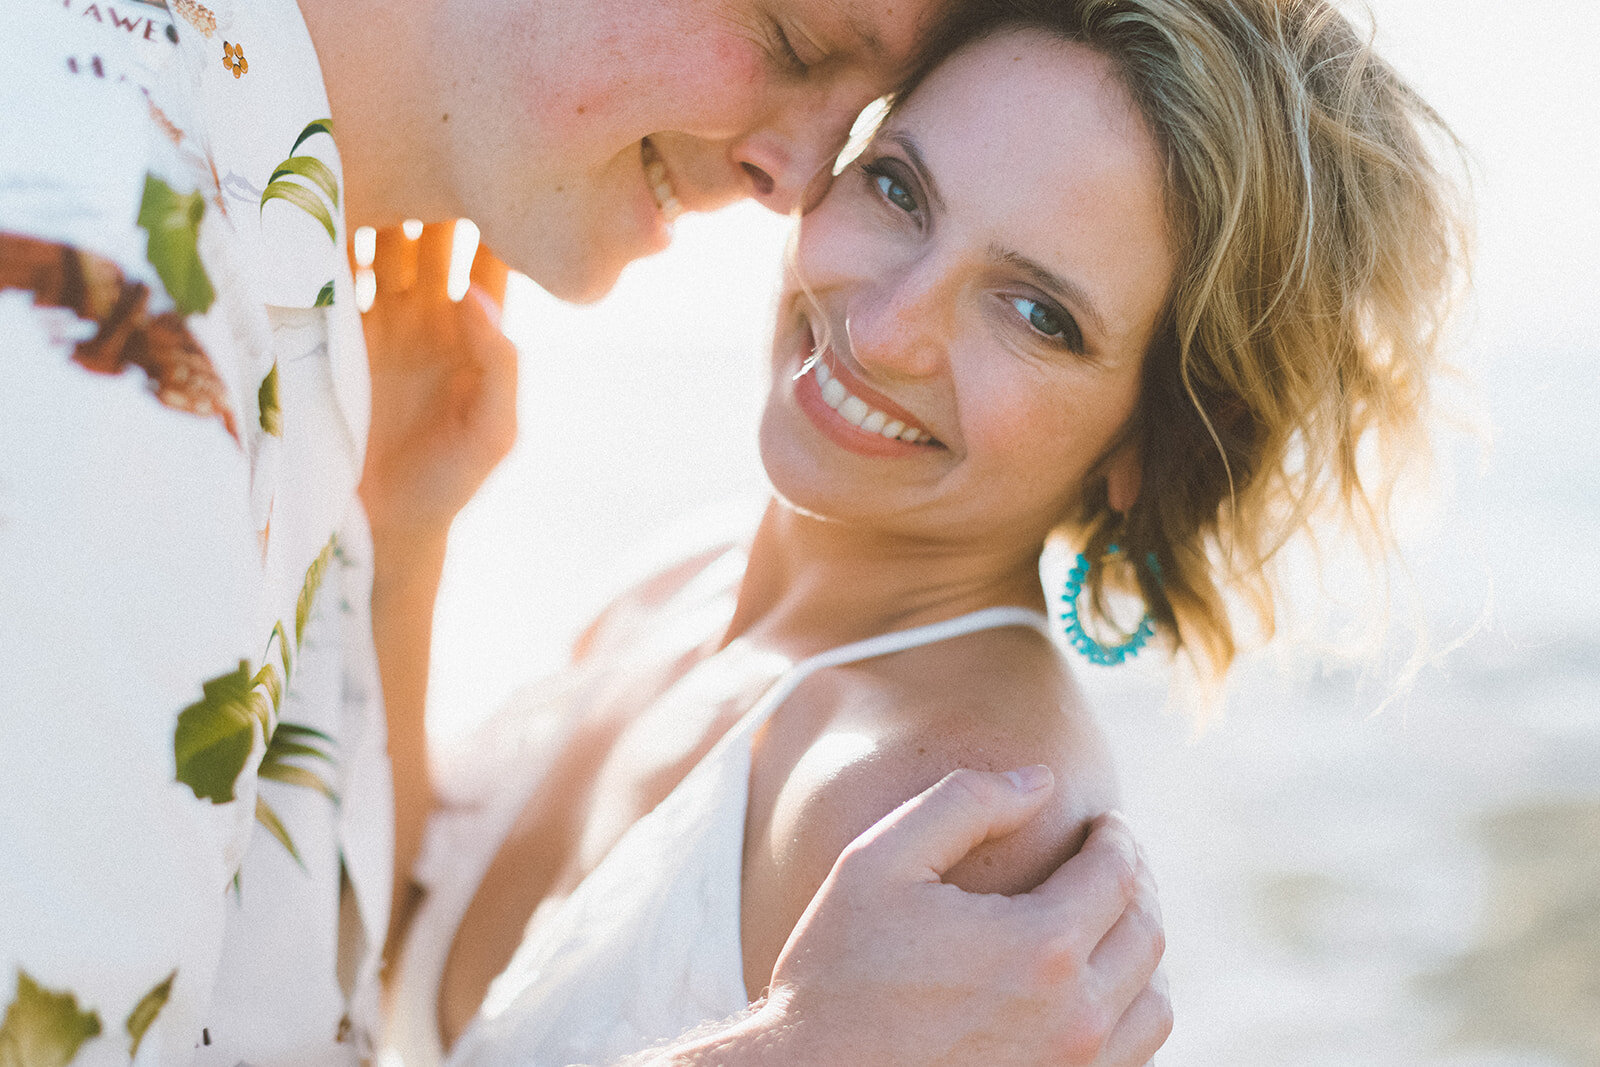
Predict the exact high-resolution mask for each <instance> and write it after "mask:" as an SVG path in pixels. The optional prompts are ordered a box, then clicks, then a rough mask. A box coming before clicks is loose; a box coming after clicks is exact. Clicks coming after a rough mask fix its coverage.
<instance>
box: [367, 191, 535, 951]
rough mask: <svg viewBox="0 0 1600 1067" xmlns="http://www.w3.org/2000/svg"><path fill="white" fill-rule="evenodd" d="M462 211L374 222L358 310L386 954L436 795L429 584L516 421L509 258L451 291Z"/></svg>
mask: <svg viewBox="0 0 1600 1067" xmlns="http://www.w3.org/2000/svg"><path fill="white" fill-rule="evenodd" d="M454 239H455V224H454V223H444V224H439V225H433V226H426V227H424V228H423V230H422V234H421V236H420V237H419V238H418V239H417V240H415V241H413V240H410V239H408V238H407V237H406V236H405V234H404V233H403V232H402V231H401V229H400V227H398V226H396V227H394V228H392V229H389V230H384V231H382V232H380V233H379V234H378V244H377V253H376V256H375V258H374V260H373V264H372V266H373V271H374V273H375V274H376V275H377V281H378V288H377V296H376V299H375V300H374V301H373V304H372V308H371V310H369V311H368V312H367V313H366V314H365V316H364V317H363V325H364V327H365V329H366V335H367V358H368V360H369V362H370V364H371V367H372V427H371V429H370V431H369V432H368V436H367V463H366V469H365V470H364V471H363V473H362V477H361V490H360V491H361V500H362V502H363V503H364V504H365V505H366V508H367V518H368V520H369V522H370V523H371V525H372V543H373V582H372V634H373V641H374V644H375V646H376V649H377V653H378V670H379V674H380V676H381V678H382V682H383V697H384V707H385V711H386V713H387V717H388V723H389V759H390V762H391V765H392V767H393V771H394V784H395V794H394V812H395V868H394V870H395V884H394V897H393V907H392V910H391V913H390V928H389V941H388V945H387V947H386V954H392V953H393V952H394V950H395V948H396V943H397V941H398V938H399V937H400V936H401V934H402V933H403V929H404V924H405V922H406V919H407V917H408V914H409V905H410V904H411V903H412V902H413V896H412V893H411V881H410V876H411V868H412V865H413V864H414V863H415V861H416V856H417V852H418V850H419V848H420V846H421V841H422V831H423V827H424V825H425V824H426V821H427V817H428V812H429V810H430V809H431V807H432V791H431V789H430V785H429V780H428V743H427V729H426V722H425V709H426V707H427V689H428V662H429V652H430V648H431V643H432V635H433V606H434V598H435V596H436V594H437V592H438V588H439V578H440V575H441V574H442V572H443V569H444V553H445V542H446V538H447V536H448V534H449V532H450V523H451V521H452V520H453V519H454V518H455V516H456V512H458V511H460V510H461V508H462V506H463V505H464V504H466V502H467V501H468V500H469V499H471V497H472V494H473V493H475V492H477V490H478V487H479V486H480V485H482V484H483V480H484V479H485V478H487V477H488V476H489V472H490V471H491V470H493V469H494V466H495V464H497V463H499V462H500V460H502V459H503V458H505V454H506V453H507V452H508V451H510V449H511V443H512V441H513V440H514V439H515V438H516V433H517V408H516V400H517V397H516V392H517V353H516V349H515V348H513V347H512V345H511V342H510V341H508V340H506V337H505V335H504V334H502V333H501V332H500V326H499V322H500V306H501V303H502V301H504V299H505V291H506V268H505V265H504V264H502V263H501V262H500V261H499V260H497V259H495V258H494V256H492V255H490V254H489V253H488V252H487V251H486V250H484V249H483V248H481V247H480V248H479V249H478V255H477V258H476V259H474V260H473V263H472V285H471V287H470V288H469V289H468V290H467V294H466V297H465V298H464V299H462V300H461V301H460V303H456V302H454V301H452V300H451V299H450V298H449V296H448V295H446V293H445V283H446V280H447V279H448V276H449V273H450V252H451V247H452V245H453V244H454Z"/></svg>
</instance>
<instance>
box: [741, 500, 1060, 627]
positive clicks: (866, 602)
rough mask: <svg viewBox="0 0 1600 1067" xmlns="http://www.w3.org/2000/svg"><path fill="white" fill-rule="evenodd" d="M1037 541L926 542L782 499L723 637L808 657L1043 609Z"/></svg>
mask: <svg viewBox="0 0 1600 1067" xmlns="http://www.w3.org/2000/svg"><path fill="white" fill-rule="evenodd" d="M1038 566H1039V548H1038V546H1033V547H1031V548H1030V547H1026V546H1020V547H1018V546H1013V547H1009V548H1008V547H1004V546H988V547H981V548H980V547H974V546H972V545H969V544H960V543H949V542H938V541H933V540H918V539H914V538H909V537H903V536H897V535H893V534H887V533H883V532H879V531H873V530H864V529H862V528H861V527H859V526H854V525H851V524H847V523H842V522H835V521H830V520H827V519H819V518H816V517H815V516H810V515H806V514H803V513H801V512H798V511H796V510H794V509H793V508H791V507H789V506H787V505H785V504H784V503H782V502H781V501H778V500H773V501H772V502H771V503H769V504H768V506H767V510H766V513H765V514H764V515H763V516H762V519H761V523H760V525H759V527H757V530H756V534H755V538H754V539H753V540H752V542H751V545H750V558H749V565H748V566H747V568H746V570H745V575H744V578H743V580H742V581H741V582H740V584H739V594H738V603H737V606H736V607H735V609H734V616H733V620H732V622H731V623H730V624H729V627H728V631H727V633H726V635H725V637H724V639H723V643H724V644H726V643H728V642H731V641H733V640H734V639H736V638H747V639H752V640H758V641H760V642H762V643H763V644H768V645H771V646H773V647H775V648H777V649H780V650H781V651H783V652H785V653H787V654H789V655H792V656H795V657H803V656H809V655H813V654H815V653H817V652H821V651H823V650H825V649H828V648H833V647H836V646H838V645H842V644H846V643H848V642H850V641H857V640H860V639H862V638H865V637H871V636H872V635H874V634H879V633H884V632H887V631H890V630H903V629H908V628H910V627H913V626H921V625H925V624H927V623H931V622H938V621H940V620H941V619H948V618H952V617H954V616H957V615H963V614H966V613H967V612H971V611H977V610H979V609H980V608H988V607H995V606H998V605H1004V604H1010V605H1017V606H1021V607H1028V608H1033V609H1035V610H1043V608H1044V595H1043V592H1042V591H1041V589H1040V588H1039V570H1038Z"/></svg>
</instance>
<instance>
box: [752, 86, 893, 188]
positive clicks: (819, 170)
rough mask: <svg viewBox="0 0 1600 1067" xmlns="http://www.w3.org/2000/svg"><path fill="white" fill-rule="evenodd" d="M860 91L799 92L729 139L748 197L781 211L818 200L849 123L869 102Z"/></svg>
mask: <svg viewBox="0 0 1600 1067" xmlns="http://www.w3.org/2000/svg"><path fill="white" fill-rule="evenodd" d="M862 95H863V94H861V93H859V92H853V93H830V92H828V91H826V90H825V89H823V88H820V87H818V88H814V89H809V90H803V91H801V92H800V93H799V94H798V96H797V98H796V99H793V100H791V101H789V102H788V103H787V106H785V107H784V108H783V109H782V110H781V111H779V112H778V113H777V114H776V115H774V116H773V119H772V121H771V122H769V123H768V124H766V125H764V126H763V127H762V128H761V129H759V130H755V131H753V132H752V133H750V134H748V135H746V136H745V137H742V138H740V139H739V140H738V141H737V142H735V143H734V145H733V149H732V154H733V161H734V162H735V163H736V164H737V165H738V166H739V168H740V169H741V170H742V171H743V172H744V174H745V177H746V178H747V180H748V181H749V188H750V195H751V196H752V197H754V198H755V199H756V200H759V201H760V202H761V203H762V204H765V205H766V206H767V207H769V208H771V209H772V210H773V211H776V212H778V213H779V214H785V215H786V214H788V213H789V212H791V211H793V210H794V209H795V208H797V207H806V208H809V207H811V206H813V205H814V204H815V203H816V201H817V200H820V199H821V197H822V194H823V193H824V192H826V191H827V188H828V183H829V181H830V179H831V178H832V175H833V163H834V160H836V159H837V158H838V156H839V150H840V149H842V148H843V147H844V144H845V140H846V139H847V138H848V137H849V135H850V127H851V124H852V123H854V122H855V119H856V116H857V115H858V114H860V113H861V110H862V108H864V107H866V105H867V104H869V103H871V100H870V99H861V97H862Z"/></svg>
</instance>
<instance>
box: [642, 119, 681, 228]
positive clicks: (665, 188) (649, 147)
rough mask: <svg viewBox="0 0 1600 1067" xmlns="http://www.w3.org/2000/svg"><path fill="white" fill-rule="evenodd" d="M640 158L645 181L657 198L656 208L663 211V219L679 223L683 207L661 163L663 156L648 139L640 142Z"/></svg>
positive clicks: (665, 168) (664, 165) (665, 166)
mask: <svg viewBox="0 0 1600 1067" xmlns="http://www.w3.org/2000/svg"><path fill="white" fill-rule="evenodd" d="M639 156H640V159H641V160H642V162H643V163H644V179H645V182H646V184H648V185H649V186H650V193H651V195H653V196H654V197H655V198H656V207H657V208H659V209H660V210H661V217H662V218H664V219H666V220H667V222H668V223H672V222H675V221H677V218H678V216H679V215H682V214H683V205H682V204H681V203H679V202H678V195H677V192H676V190H674V189H673V188H672V179H671V178H670V177H669V176H668V175H667V165H666V164H665V163H663V162H662V161H661V154H660V153H659V152H657V151H656V146H655V145H653V144H651V143H650V138H648V137H646V138H644V139H643V140H642V141H640V142H639Z"/></svg>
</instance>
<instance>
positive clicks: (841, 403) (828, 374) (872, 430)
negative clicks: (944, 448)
mask: <svg viewBox="0 0 1600 1067" xmlns="http://www.w3.org/2000/svg"><path fill="white" fill-rule="evenodd" d="M811 373H812V374H815V375H816V376H817V385H818V387H819V388H820V389H821V390H822V402H823V403H824V404H827V405H828V406H829V407H830V408H832V409H833V410H834V411H836V412H837V413H838V415H839V417H840V418H841V419H843V420H844V421H845V422H848V423H849V424H850V425H851V426H854V427H855V428H856V429H858V430H860V431H861V432H862V433H865V434H877V435H878V436H880V437H884V438H887V439H889V440H891V441H892V440H896V439H898V440H901V441H905V442H907V443H908V444H914V445H925V444H927V443H929V442H930V441H932V440H933V434H931V433H929V432H928V431H927V430H924V429H923V428H922V427H920V426H918V425H916V424H915V423H909V422H907V421H906V420H905V419H902V418H896V417H895V416H893V415H891V414H890V413H889V412H887V411H884V410H883V409H882V408H877V407H873V406H872V405H871V404H869V403H867V402H866V401H865V400H863V399H861V397H859V396H857V395H856V394H855V393H854V392H852V391H851V390H850V387H849V386H847V385H845V383H844V381H843V380H842V379H841V378H840V376H839V375H838V374H836V373H835V372H834V371H833V370H832V369H830V368H829V366H828V361H827V358H826V357H821V358H818V360H817V361H816V364H815V366H814V367H813V368H812V370H811Z"/></svg>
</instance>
